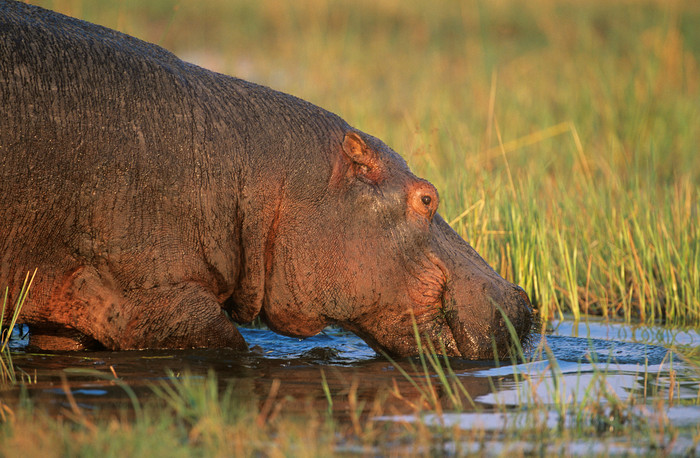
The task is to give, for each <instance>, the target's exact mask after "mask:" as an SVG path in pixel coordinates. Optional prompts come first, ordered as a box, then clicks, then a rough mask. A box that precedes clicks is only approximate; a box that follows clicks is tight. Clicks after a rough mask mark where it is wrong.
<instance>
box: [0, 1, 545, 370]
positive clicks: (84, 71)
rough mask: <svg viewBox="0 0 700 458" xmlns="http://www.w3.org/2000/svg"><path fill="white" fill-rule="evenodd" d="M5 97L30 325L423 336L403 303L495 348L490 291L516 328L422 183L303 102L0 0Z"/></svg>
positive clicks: (207, 340)
mask: <svg viewBox="0 0 700 458" xmlns="http://www.w3.org/2000/svg"><path fill="white" fill-rule="evenodd" d="M0 110H2V111H1V113H0V224H1V225H2V226H1V229H0V285H2V286H9V290H10V292H11V296H10V299H11V300H12V294H13V293H14V294H16V293H17V291H18V290H19V286H20V285H21V281H22V280H23V278H24V274H25V273H26V272H27V271H28V270H33V269H34V268H38V273H37V277H36V279H35V281H34V284H33V286H32V290H31V293H30V298H29V300H28V302H27V303H26V304H25V307H24V309H23V311H22V320H21V321H24V322H25V323H26V324H28V325H29V327H30V332H31V337H30V339H31V340H30V342H31V344H32V345H33V346H35V347H39V348H44V349H79V348H87V347H104V348H108V349H115V350H117V349H137V348H193V347H231V348H234V349H245V348H246V343H245V341H244V340H243V338H242V337H241V335H240V333H239V332H238V331H237V329H236V326H235V324H234V323H233V322H237V323H248V322H250V321H251V320H253V319H254V318H255V317H257V316H260V317H261V318H262V319H263V321H264V322H265V323H266V324H267V325H268V326H269V327H270V328H271V329H273V330H275V331H276V332H279V333H282V334H285V335H290V336H299V337H303V336H310V335H313V334H315V333H317V332H319V331H320V330H321V329H322V328H323V327H325V326H327V325H329V324H337V325H340V326H342V327H344V328H346V329H348V330H350V331H353V332H355V333H356V334H358V335H359V336H360V337H362V338H363V339H364V340H365V341H366V342H367V343H368V344H369V345H370V346H372V347H373V348H374V349H376V350H378V351H383V352H386V353H388V354H392V355H397V356H404V355H412V354H415V353H416V352H417V346H416V342H415V339H414V331H413V322H414V320H415V323H416V324H417V325H418V328H419V330H420V332H421V333H422V334H424V335H426V336H427V337H428V338H430V339H432V340H433V341H434V343H435V344H436V347H437V348H440V345H441V343H442V344H444V345H445V349H446V351H447V353H448V354H450V355H458V356H463V357H466V358H491V357H493V348H494V343H495V344H496V346H497V348H498V350H499V352H501V353H502V352H504V351H505V349H507V347H508V342H509V341H510V337H509V335H508V331H507V330H506V326H505V324H504V322H503V318H502V316H501V312H500V311H499V310H498V307H500V309H501V310H502V311H503V312H504V313H505V314H506V315H507V316H508V317H509V319H510V320H511V321H512V322H513V324H514V326H515V329H516V330H517V332H518V334H519V337H520V338H525V337H526V336H527V334H528V333H529V331H530V327H531V310H530V307H529V301H528V300H527V296H526V295H525V294H524V292H523V291H522V290H521V289H520V288H519V287H517V286H515V285H513V284H511V283H509V282H507V281H505V280H504V279H502V278H501V277H500V276H499V275H498V274H497V273H496V272H494V271H493V269H491V268H490V267H489V266H488V265H487V264H486V262H485V261H484V260H483V259H482V258H481V257H479V255H478V254H477V253H476V252H475V251H474V250H473V249H472V248H471V247H470V246H469V245H468V244H467V243H466V242H465V241H464V240H462V239H461V238H460V237H459V236H458V235H457V234H456V233H455V232H454V231H453V230H452V229H451V228H450V227H449V225H447V224H446V223H445V221H444V220H443V219H442V218H441V217H440V216H439V215H438V214H437V206H438V195H437V191H436V190H435V188H434V187H433V186H432V185H431V184H430V183H428V182H427V181H425V180H422V179H420V178H418V177H416V176H415V175H413V174H412V173H411V171H410V170H409V168H408V166H407V165H406V163H405V161H404V160H403V159H402V158H401V157H400V156H399V155H398V154H396V153H395V152H394V151H392V150H391V149H390V148H389V147H388V146H386V145H385V144H384V143H382V142H381V141H380V140H378V139H376V138H374V137H372V136H370V135H367V134H365V133H362V132H360V131H357V130H356V129H353V128H352V127H351V126H349V125H348V124H347V123H346V122H345V121H343V120H342V119H341V118H340V117H338V116H336V115H334V114H332V113H330V112H328V111H326V110H323V109H321V108H319V107H317V106H314V105H312V104H310V103H308V102H305V101H303V100H300V99H298V98H296V97H293V96H290V95H287V94H283V93H280V92H277V91H274V90H272V89H269V88H267V87H263V86H260V85H256V84H253V83H250V82H246V81H243V80H240V79H237V78H233V77H230V76H225V75H221V74H217V73H214V72H211V71H208V70H206V69H203V68H200V67H198V66H196V65H193V64H189V63H186V62H183V61H181V60H179V59H178V58H177V57H175V56H174V55H173V54H171V53H169V52H168V51H165V50H164V49H162V48H160V47H158V46H155V45H152V44H148V43H145V42H143V41H140V40H137V39H135V38H133V37H129V36H127V35H124V34H121V33H119V32H116V31H113V30H110V29H107V28H104V27H101V26H97V25H93V24H90V23H87V22H83V21H80V20H77V19H73V18H69V17H67V16H63V15H60V14H57V13H54V12H51V11H48V10H44V9H41V8H38V7H34V6H29V5H25V4H23V3H18V2H14V1H0ZM10 303H12V302H10ZM496 305H498V307H496ZM10 312H11V310H8V311H7V314H9V313H10Z"/></svg>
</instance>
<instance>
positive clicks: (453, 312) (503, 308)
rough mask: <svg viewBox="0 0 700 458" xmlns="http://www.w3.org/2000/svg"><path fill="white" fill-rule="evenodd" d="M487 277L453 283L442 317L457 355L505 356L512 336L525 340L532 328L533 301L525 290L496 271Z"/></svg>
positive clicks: (521, 340)
mask: <svg viewBox="0 0 700 458" xmlns="http://www.w3.org/2000/svg"><path fill="white" fill-rule="evenodd" d="M486 277H487V278H481V279H479V280H477V281H474V279H473V278H468V279H463V280H462V281H458V282H455V283H454V284H453V285H452V291H449V294H448V296H447V297H448V298H449V299H448V301H449V303H446V304H445V310H446V313H445V318H446V321H447V325H448V326H449V329H450V331H451V333H452V336H453V338H454V341H455V344H456V347H457V350H458V351H459V353H460V355H461V356H463V357H465V358H469V359H493V358H494V356H495V355H494V350H496V352H497V354H498V357H499V358H503V357H507V355H508V353H509V351H510V348H511V347H512V345H513V340H514V336H512V334H511V332H510V331H509V329H508V324H507V323H506V319H507V320H508V321H509V322H510V324H511V325H512V326H513V329H514V330H515V333H516V335H517V339H518V341H520V342H523V341H526V340H527V337H528V335H529V334H530V333H531V331H532V328H533V315H532V304H531V303H530V299H529V297H528V295H527V293H526V292H525V291H524V290H523V289H522V288H521V287H519V286H517V285H514V284H512V283H510V282H508V281H506V280H504V279H503V278H501V277H500V276H499V275H498V274H497V273H496V272H494V271H491V272H486Z"/></svg>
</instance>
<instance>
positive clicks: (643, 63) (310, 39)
mask: <svg viewBox="0 0 700 458" xmlns="http://www.w3.org/2000/svg"><path fill="white" fill-rule="evenodd" d="M39 3H41V4H43V5H46V6H50V7H55V8H58V9H60V10H62V11H65V12H67V13H69V14H73V15H76V16H78V17H84V18H86V19H88V20H91V21H95V22H99V23H101V24H105V25H107V26H110V27H116V28H119V29H121V30H123V31H125V32H127V33H131V34H134V35H137V36H139V37H142V38H144V39H146V40H149V41H153V42H158V43H160V44H161V45H163V46H165V47H167V48H168V49H171V50H173V51H174V52H176V53H177V54H178V55H180V56H182V57H183V58H185V59H190V60H195V61H196V62H199V63H201V64H202V65H204V66H208V67H210V68H213V69H215V70H217V71H222V72H225V73H229V74H233V75H237V76H240V77H242V78H246V79H250V80H253V81H256V82H259V83H263V84H267V85H270V86H272V87H274V88H277V89H280V90H283V91H286V92H290V93H292V94H295V95H298V96H300V97H302V98H305V99H307V100H310V101H311V102H314V103H316V104H318V105H321V106H323V107H325V108H328V109H330V110H331V111H334V112H337V113H338V114H340V115H341V116H343V117H344V118H345V119H347V120H348V121H349V122H350V123H351V124H353V125H355V126H357V127H358V128H360V129H362V130H364V131H366V132H369V133H371V134H374V135H376V136H378V137H380V138H382V139H384V140H385V141H386V142H387V143H388V144H389V145H391V146H392V147H393V148H394V149H396V150H397V151H398V152H400V153H401V154H403V155H404V156H405V157H406V158H407V159H408V161H409V163H410V164H411V166H412V168H413V169H414V171H415V172H416V173H417V174H419V175H421V176H424V177H426V178H428V179H430V180H431V181H433V182H434V183H435V184H436V185H437V187H438V189H439V190H440V193H441V196H442V199H441V209H440V211H441V213H442V214H443V216H445V217H446V219H447V220H448V221H451V222H452V224H453V226H454V227H455V229H456V230H457V231H459V232H460V233H461V234H462V235H463V236H464V237H465V238H466V239H467V240H468V241H470V242H471V243H472V245H474V247H475V248H476V249H477V250H478V251H479V252H480V253H481V254H482V255H483V256H484V257H485V258H486V259H487V261H489V262H490V263H491V264H492V265H493V266H494V267H495V268H496V269H497V270H498V271H499V272H500V273H501V274H502V275H503V276H505V277H506V278H508V279H510V280H512V281H514V282H516V283H519V284H521V285H523V286H524V287H525V289H526V290H527V292H528V293H529V295H530V296H531V298H532V299H533V301H534V303H535V305H536V306H537V309H538V311H539V313H540V314H541V315H542V317H544V318H549V317H552V316H559V315H561V314H564V313H567V314H573V315H574V316H575V317H579V316H581V315H582V314H586V313H594V314H600V315H603V316H607V317H611V318H613V317H614V318H623V319H625V320H627V321H636V320H641V321H644V322H647V323H651V322H655V321H664V322H667V323H671V324H677V325H698V324H700V244H699V242H698V240H700V233H699V231H700V229H699V227H700V226H699V225H698V224H697V221H698V216H699V215H698V208H699V194H700V185H699V183H700V155H698V154H697V151H698V142H699V141H700V108H699V107H700V66H699V65H698V59H699V58H700V34H699V33H698V32H697V30H698V28H697V27H696V26H697V24H698V23H700V6H699V5H698V3H697V2H694V1H692V0H685V1H684V0H679V1H674V2H657V1H652V0H648V1H647V0H639V1H633V2H628V1H621V2H609V1H603V0H594V1H589V2H574V1H569V0H535V1H531V2H519V1H515V0H501V1H497V2H487V1H482V0H475V1H469V2H458V3H455V2H433V3H431V4H430V5H427V4H426V3H424V2H419V1H402V2H397V1H391V0H387V1H379V2H377V1H370V0H360V1H355V2H349V1H344V0H335V1H331V2H320V1H316V0H304V1H298V2H283V3H281V2H277V1H273V0H262V1H240V2H229V1H224V0H209V1H206V2H196V3H190V2H170V1H166V0H159V1H155V2H148V3H141V2H135V1H127V0H125V1H122V2H107V1H95V2H81V1H77V0H65V1H58V0H56V1H53V2H52V1H44V2H39Z"/></svg>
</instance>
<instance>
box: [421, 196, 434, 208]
mask: <svg viewBox="0 0 700 458" xmlns="http://www.w3.org/2000/svg"><path fill="white" fill-rule="evenodd" d="M420 201H421V202H423V205H425V206H426V207H427V206H428V205H430V202H432V199H431V198H430V196H427V195H426V196H423V197H421V198H420Z"/></svg>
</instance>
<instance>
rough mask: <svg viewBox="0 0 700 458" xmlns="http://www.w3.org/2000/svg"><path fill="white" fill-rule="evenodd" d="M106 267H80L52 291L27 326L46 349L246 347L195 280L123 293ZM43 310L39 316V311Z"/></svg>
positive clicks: (35, 342) (34, 341)
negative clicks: (43, 305)
mask: <svg viewBox="0 0 700 458" xmlns="http://www.w3.org/2000/svg"><path fill="white" fill-rule="evenodd" d="M117 285H118V282H117V281H116V280H115V279H114V277H113V276H111V275H110V273H109V272H108V269H100V270H98V269H97V268H95V267H93V266H81V267H79V268H77V269H75V270H73V271H72V272H71V273H69V274H68V275H67V277H66V280H65V281H64V282H63V283H62V285H61V286H60V287H59V288H57V289H56V290H54V293H53V294H52V298H51V299H50V301H49V304H46V306H45V307H44V308H43V310H40V311H36V310H35V311H34V313H35V314H37V315H41V317H35V319H33V320H32V321H33V324H32V326H31V327H30V345H31V346H33V347H37V348H42V349H45V350H76V349H80V348H95V347H99V346H102V347H106V348H108V349H111V350H126V349H144V348H153V349H155V348H198V347H228V348H232V349H235V350H245V349H247V348H248V346H247V344H246V342H245V340H244V339H243V336H241V334H240V332H238V330H237V329H236V326H235V325H234V324H233V323H232V322H231V320H230V319H229V318H228V317H227V316H226V313H224V311H223V310H222V308H221V306H220V305H219V302H218V300H217V298H216V296H215V295H214V294H213V293H212V292H211V291H210V290H209V289H207V288H206V287H205V286H203V285H202V284H199V283H194V282H182V283H178V284H173V285H167V286H159V287H152V288H136V289H131V290H128V291H122V290H121V288H119V287H118V286H117ZM42 312H43V313H42Z"/></svg>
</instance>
